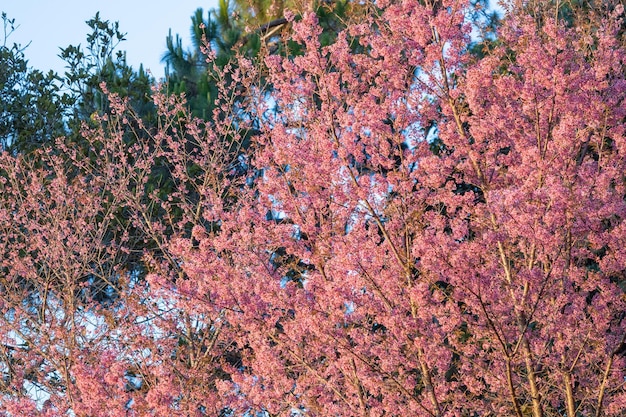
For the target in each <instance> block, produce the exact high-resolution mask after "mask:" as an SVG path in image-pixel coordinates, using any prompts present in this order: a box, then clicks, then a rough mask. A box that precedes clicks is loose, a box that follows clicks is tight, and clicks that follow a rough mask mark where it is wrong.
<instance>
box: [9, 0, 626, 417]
mask: <svg viewBox="0 0 626 417" xmlns="http://www.w3.org/2000/svg"><path fill="white" fill-rule="evenodd" d="M224 4H227V3H224ZM254 4H256V3H254ZM254 4H252V5H249V6H248V8H247V9H244V8H243V6H241V5H239V6H238V7H241V9H240V10H242V11H244V10H245V11H246V13H249V15H247V17H246V15H243V14H242V16H244V17H246V18H247V19H250V21H251V22H255V23H256V24H258V25H260V26H259V27H262V25H264V24H266V23H267V22H268V21H272V20H275V19H278V18H284V20H285V23H284V25H285V27H286V28H288V30H286V31H284V32H283V33H281V34H280V35H276V36H277V38H276V39H269V38H268V39H262V36H261V37H259V38H258V40H259V41H262V43H260V45H261V47H260V48H259V49H258V51H259V52H258V53H254V54H249V53H247V52H246V51H247V50H246V48H245V44H244V43H242V42H240V41H241V40H242V37H244V36H247V33H257V32H254V31H253V32H245V25H244V26H236V27H237V28H238V30H241V32H239V35H237V36H239V38H238V39H239V41H236V42H235V43H234V44H233V45H232V46H233V47H234V48H235V49H234V50H233V49H228V50H227V49H226V48H225V47H224V49H223V50H222V51H220V49H219V48H221V46H220V44H219V43H218V42H217V40H216V38H215V37H219V39H221V41H223V40H224V38H225V35H224V34H223V33H222V34H218V32H219V31H220V30H221V29H219V28H222V29H223V28H224V27H225V26H217V23H215V25H214V26H211V24H212V23H211V22H212V20H211V19H213V18H216V19H219V14H220V13H222V12H223V11H224V9H220V10H219V11H217V12H216V14H209V15H208V16H209V18H208V19H205V17H204V16H205V15H204V12H202V11H201V10H199V11H198V12H197V13H196V14H195V15H194V19H195V20H194V24H195V23H198V22H200V21H203V22H204V24H205V27H204V28H199V31H200V32H202V31H204V32H203V33H204V34H205V37H206V40H205V43H204V44H202V43H200V44H199V45H200V46H202V48H203V49H199V51H200V53H201V54H202V56H203V58H202V59H206V60H207V63H206V68H205V70H206V71H210V79H211V89H212V90H211V91H213V93H211V95H210V96H209V97H208V99H207V100H208V101H210V102H211V103H204V104H202V103H200V102H196V104H190V103H191V102H186V101H185V97H184V95H181V94H168V93H169V92H170V91H171V90H168V89H167V88H154V89H153V90H152V91H153V92H152V96H151V97H152V100H153V101H152V103H153V104H152V105H153V106H154V113H152V114H153V116H151V117H152V118H151V119H150V122H147V121H145V120H144V119H145V115H144V114H143V113H142V112H141V111H139V110H138V109H137V107H136V106H137V102H136V101H135V100H134V98H133V96H132V94H130V93H129V92H128V91H129V90H127V89H124V88H120V85H118V84H115V83H103V84H100V85H99V86H98V88H100V90H98V91H99V93H98V95H97V96H98V97H101V98H102V100H101V101H97V102H96V103H105V104H106V105H105V106H100V107H96V108H95V110H94V111H93V112H92V113H91V114H90V116H89V117H88V118H86V119H83V123H81V127H80V129H79V130H76V131H75V132H76V133H74V134H75V135H77V136H76V138H78V139H80V140H79V141H78V142H76V141H68V140H67V138H64V137H60V138H58V139H56V140H53V141H48V142H46V145H45V146H39V147H37V148H36V149H35V150H34V151H32V152H30V153H25V152H13V151H10V150H7V151H4V152H1V153H0V272H1V275H0V323H1V325H0V339H1V340H0V342H1V344H0V373H1V376H2V377H1V378H0V405H1V407H0V409H1V410H0V416H6V417H17V416H33V417H35V416H36V417H51V416H55V417H56V416H66V415H74V416H77V417H104V416H120V415H132V416H137V417H142V416H154V415H159V416H160V415H168V416H181V417H182V416H220V417H222V416H252V415H259V416H364V417H365V416H367V417H370V416H371V417H373V416H399V415H416V416H437V417H443V416H503V415H512V416H516V417H525V416H533V417H543V416H567V417H578V416H596V417H600V416H621V415H622V414H623V410H624V408H625V407H626V388H625V383H624V381H625V377H626V374H625V372H626V320H625V318H626V295H625V292H624V291H625V290H626V279H625V271H626V252H625V251H626V223H625V220H624V219H626V177H625V176H624V173H625V172H626V158H625V152H626V105H625V99H626V71H625V68H626V66H625V63H626V62H625V61H626V48H625V45H626V44H625V43H624V30H623V28H624V17H625V16H624V6H623V5H622V4H621V3H620V2H618V1H614V2H611V1H607V2H602V3H597V4H596V3H592V2H586V3H584V4H582V3H578V2H559V1H555V2H527V1H523V2H522V1H519V2H518V1H510V2H508V3H507V4H506V5H505V7H506V13H505V15H504V16H502V18H501V19H500V20H498V21H497V23H494V22H496V20H490V19H489V17H490V13H486V12H485V10H484V2H475V1H468V0H443V1H428V0H427V1H421V0H379V1H372V2H369V1H368V2H359V3H358V7H357V5H352V6H351V7H353V8H352V9H350V10H351V11H350V14H351V15H350V17H349V18H347V17H346V18H343V17H342V15H340V14H339V13H335V12H334V11H333V10H336V9H327V8H325V6H324V4H320V5H319V6H320V7H318V8H316V7H307V8H304V9H301V10H297V9H296V10H292V9H290V8H289V7H288V6H289V5H288V4H285V6H286V7H285V8H284V9H283V11H282V15H281V16H278V15H276V14H273V13H274V9H271V8H270V9H267V12H266V13H265V12H264V13H261V12H260V11H257V10H256V9H255V8H254ZM259 4H263V7H264V9H263V10H264V11H265V10H266V9H265V7H266V5H265V3H259ZM276 4H277V5H278V6H281V5H282V3H276ZM346 4H347V3H346ZM278 6H277V7H278ZM313 6H315V4H313ZM281 7H282V6H281ZM225 10H229V9H228V8H227V9H225ZM326 13H327V14H326ZM211 16H213V17H211ZM229 16H231V17H229V19H234V17H232V15H229ZM227 17H228V16H227ZM327 18H328V19H330V20H327ZM256 19H261V20H259V21H257V20H256ZM98 22H99V23H98ZM329 22H331V23H329ZM92 23H94V25H95V26H96V29H98V30H99V29H100V26H101V24H102V28H101V29H103V30H104V34H103V36H104V37H105V38H104V39H105V43H106V42H108V41H109V40H114V39H115V38H117V39H120V37H119V36H118V34H119V32H118V30H117V28H116V27H113V28H112V29H111V26H110V24H109V23H108V22H102V21H100V20H99V17H98V16H96V18H95V19H94V21H93V22H92ZM222 23H224V22H220V25H221V24H222ZM233 27H235V26H233ZM242 27H243V29H242ZM107 28H108V29H107ZM109 30H112V32H109ZM480 33H482V34H483V35H482V36H481V35H480ZM120 35H121V34H120ZM209 35H210V36H209ZM211 36H213V37H211ZM94 39H95V38H94ZM169 39H170V40H171V41H172V42H171V44H170V46H171V48H169V49H168V54H171V55H172V54H173V55H176V56H177V57H178V58H182V60H183V61H185V62H187V63H190V62H192V61H193V62H197V61H198V60H199V59H200V58H199V56H200V55H197V56H196V55H194V54H195V52H192V53H189V54H187V53H186V52H182V49H180V50H179V48H178V46H177V45H179V43H178V42H177V41H174V40H173V39H172V38H171V36H170V38H169ZM237 42H240V43H237ZM263 42H264V43H263ZM272 42H276V45H278V46H277V47H276V49H275V50H272V51H270V50H269V49H270V48H269V46H268V44H269V43H272ZM181 48H182V47H181ZM238 48H239V49H238ZM242 48H243V49H242ZM264 48H265V49H264ZM5 49H6V47H5ZM2 51H4V50H2ZM19 51H20V49H19V47H15V48H14V49H10V48H8V49H7V50H6V51H5V52H8V53H9V54H12V55H13V56H17V57H18V58H19V57H20V56H21V55H20V54H19ZM70 52H76V51H73V50H72V51H70ZM220 53H223V54H228V60H226V61H220V59H221V56H220ZM173 55H172V56H169V55H168V56H169V58H167V59H168V60H170V59H171V60H175V59H178V58H176V57H174V56H173ZM18 61H19V60H18ZM107 62H109V61H107ZM171 62H174V61H171ZM114 64H115V61H111V62H109V63H108V64H106V65H114ZM17 68H18V69H19V71H17V74H22V73H23V72H24V71H23V66H18V67H17ZM99 68H100V67H99ZM102 68H104V66H102ZM181 68H182V67H181ZM90 69H91V67H89V66H88V70H87V71H86V72H87V73H89V70H90ZM20 71H21V72H20ZM174 72H175V74H176V76H180V77H181V78H180V79H179V81H180V82H182V80H183V78H184V76H183V70H182V69H175V70H174ZM78 73H81V72H80V70H79V71H78ZM117 74H119V73H117ZM90 76H91V75H89V77H90ZM189 76H190V75H189ZM194 76H195V75H194ZM116 77H117V76H116ZM116 77H112V78H113V79H118V78H116ZM198 77H200V76H199V75H198ZM122 79H123V78H122ZM190 79H191V78H190ZM195 79H196V80H198V79H199V78H195ZM208 79H209V78H207V80H208ZM109 84H110V85H109ZM187 85H189V84H187ZM186 88H187V87H185V88H182V87H181V90H180V92H183V91H186ZM9 90H10V89H9ZM79 97H80V98H81V100H84V97H83V96H82V95H79ZM85 97H87V96H85ZM88 97H95V96H88ZM98 100H100V99H98ZM80 103H85V105H87V104H91V103H94V101H87V100H84V101H80ZM81 106H82V104H81ZM203 106H206V109H210V113H207V112H205V113H201V112H199V110H202V108H203ZM79 108H80V107H79ZM89 110H91V108H89ZM198 116H201V117H198ZM76 143H79V144H80V146H76Z"/></svg>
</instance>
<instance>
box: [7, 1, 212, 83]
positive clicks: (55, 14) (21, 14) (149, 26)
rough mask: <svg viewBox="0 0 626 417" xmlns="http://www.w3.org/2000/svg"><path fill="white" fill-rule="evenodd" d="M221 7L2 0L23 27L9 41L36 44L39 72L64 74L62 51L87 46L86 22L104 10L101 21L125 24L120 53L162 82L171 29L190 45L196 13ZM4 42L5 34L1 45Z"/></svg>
mask: <svg viewBox="0 0 626 417" xmlns="http://www.w3.org/2000/svg"><path fill="white" fill-rule="evenodd" d="M216 5H217V0H168V1H164V0H151V1H150V0H0V11H2V12H6V13H7V16H8V17H9V18H11V19H13V18H14V19H15V23H16V24H18V25H19V28H18V29H17V30H16V31H15V32H14V33H13V34H12V35H11V37H10V38H9V40H8V42H9V43H10V44H12V43H14V42H15V43H18V44H21V45H22V46H24V45H27V44H28V43H29V42H30V45H29V46H28V48H27V49H26V51H25V54H26V58H27V59H28V61H29V65H30V66H32V67H34V68H37V69H40V70H42V71H47V70H49V69H53V70H55V71H57V72H63V71H64V64H63V61H62V60H61V59H60V58H58V57H57V55H58V54H59V52H60V50H59V47H66V46H68V45H70V44H71V45H77V44H79V43H80V44H81V45H82V46H84V45H85V43H86V41H85V38H86V36H87V34H88V32H89V27H88V26H87V25H86V24H85V21H86V20H89V19H91V18H92V17H93V16H94V15H95V14H96V12H97V11H100V18H101V19H103V20H109V21H111V22H114V21H119V23H120V31H121V32H124V33H126V34H127V35H126V41H124V42H122V43H121V44H120V46H119V49H121V50H126V51H127V55H126V58H127V61H128V63H129V64H130V65H132V66H133V68H138V67H139V64H140V63H143V64H144V67H145V68H149V69H150V70H151V72H152V74H153V75H154V76H155V77H156V78H161V77H163V75H164V70H163V65H162V64H161V62H160V60H161V56H162V55H163V53H164V52H165V38H166V36H167V33H168V30H169V29H170V28H171V29H172V33H173V34H176V33H178V34H179V35H181V37H182V38H183V45H185V46H189V45H190V40H189V39H190V37H189V32H190V25H191V15H192V14H193V12H194V11H195V10H196V9H197V8H198V7H202V8H203V9H204V10H205V12H206V11H207V10H208V9H211V8H214V7H216ZM0 29H1V28H0ZM3 38H4V36H3V35H2V32H0V44H1V42H2V40H3Z"/></svg>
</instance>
